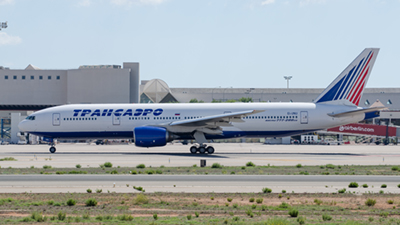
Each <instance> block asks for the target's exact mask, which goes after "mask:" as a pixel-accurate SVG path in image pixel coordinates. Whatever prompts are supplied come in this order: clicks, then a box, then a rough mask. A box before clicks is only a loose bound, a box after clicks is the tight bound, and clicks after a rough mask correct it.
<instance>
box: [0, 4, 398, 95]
mask: <svg viewBox="0 0 400 225" xmlns="http://www.w3.org/2000/svg"><path fill="white" fill-rule="evenodd" d="M4 21H8V28H7V29H3V30H2V31H0V65H2V66H6V67H10V68H11V69H24V68H25V67H26V66H27V65H28V64H33V65H35V66H37V67H40V68H42V69H71V68H78V66H79V65H93V64H118V65H122V62H139V63H140V72H141V74H140V75H141V79H144V80H146V79H153V78H159V79H162V80H164V81H166V82H167V83H168V85H169V86H170V87H210V88H212V87H235V88H284V87H286V81H285V80H284V78H283V76H287V75H291V76H293V79H292V81H291V83H290V86H291V87H294V88H325V87H327V86H328V85H329V83H330V82H331V81H332V80H333V79H334V78H335V77H336V76H337V75H338V74H339V73H340V72H341V71H342V70H343V69H344V68H345V67H346V66H347V65H348V64H349V63H350V62H351V61H352V60H353V59H354V58H355V57H356V56H357V55H358V54H359V53H360V52H361V51H362V50H363V49H364V48H366V47H379V48H381V51H380V53H379V55H378V58H377V61H376V63H375V66H374V69H373V71H372V74H371V76H370V79H369V82H368V85H367V87H399V84H400V75H399V74H398V72H397V65H398V64H399V63H400V44H399V40H400V29H399V24H400V0H213V1H207V0H190V1H189V0H57V1H54V0H35V1H34V0H0V22H4Z"/></svg>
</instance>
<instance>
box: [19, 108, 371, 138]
mask: <svg viewBox="0 0 400 225" xmlns="http://www.w3.org/2000/svg"><path fill="white" fill-rule="evenodd" d="M354 109H357V107H350V106H340V105H330V104H315V103H177V104H173V103H171V104H73V105H63V106H57V107H52V108H48V109H44V110H41V111H38V112H35V113H33V114H31V115H30V119H25V120H24V121H22V122H21V123H20V125H19V127H20V129H21V131H25V132H27V133H31V134H35V135H39V136H43V137H48V138H55V139H57V138H58V139H96V138H99V139H100V138H133V129H134V128H135V127H139V126H158V127H167V129H168V130H169V131H170V132H172V133H174V134H175V135H176V138H175V139H192V138H193V136H192V135H191V134H190V133H191V132H193V131H194V130H195V129H199V127H196V126H175V127H172V126H169V124H170V123H171V122H175V121H185V120H191V119H194V118H202V117H207V116H213V115H220V114H226V113H234V112H240V111H245V110H260V111H261V112H259V113H255V114H252V115H250V116H244V117H242V119H241V121H237V120H233V121H231V122H230V123H229V124H225V125H219V126H220V127H221V129H222V134H207V133H206V134H205V135H206V138H207V139H210V138H212V139H218V138H232V137H243V136H247V137H278V136H290V135H296V134H301V133H307V132H310V131H315V130H321V129H326V128H330V127H335V126H338V125H343V124H348V123H353V122H358V121H361V120H363V119H364V115H363V114H358V115H353V116H346V117H337V118H336V117H331V116H329V115H328V114H330V113H340V112H345V111H349V110H354ZM28 118H29V117H28ZM216 126H218V124H216Z"/></svg>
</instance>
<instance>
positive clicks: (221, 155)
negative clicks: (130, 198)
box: [0, 143, 400, 168]
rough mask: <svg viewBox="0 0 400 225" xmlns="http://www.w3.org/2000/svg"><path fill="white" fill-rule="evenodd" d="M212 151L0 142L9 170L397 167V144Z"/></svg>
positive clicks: (183, 147)
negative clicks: (52, 148)
mask: <svg viewBox="0 0 400 225" xmlns="http://www.w3.org/2000/svg"><path fill="white" fill-rule="evenodd" d="M213 146H214V147H215V149H216V152H215V153H214V154H212V155H201V154H195V155H193V154H190V153H189V147H190V145H181V144H173V145H167V146H165V147H158V148H138V147H135V146H134V145H132V144H131V145H94V144H92V145H88V144H60V145H57V152H56V153H54V154H50V153H49V151H48V149H49V146H47V145H0V158H4V157H14V158H15V159H17V161H1V162H0V166H2V167H3V168H4V167H9V166H11V167H13V168H27V167H31V166H34V167H43V165H51V166H52V167H75V165H76V164H80V165H82V168H85V167H98V166H99V165H100V164H103V163H104V162H112V163H113V165H114V166H121V167H132V166H136V165H137V164H140V163H144V164H145V165H146V166H153V167H158V166H161V165H164V166H192V165H193V164H197V165H199V163H200V159H206V160H207V165H212V164H213V163H220V164H221V165H224V166H243V165H245V164H246V162H249V161H252V162H253V163H255V164H256V165H268V164H270V165H275V166H281V165H296V164H298V163H300V164H302V165H326V164H329V163H331V164H334V165H385V164H387V165H397V164H399V162H400V146H383V145H379V146H377V145H340V146H322V145H263V144H252V143H235V144H233V143H228V144H213Z"/></svg>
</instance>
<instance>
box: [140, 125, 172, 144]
mask: <svg viewBox="0 0 400 225" xmlns="http://www.w3.org/2000/svg"><path fill="white" fill-rule="evenodd" d="M133 138H134V140H135V145H136V146H138V147H156V146H164V145H166V144H167V142H168V141H172V137H171V136H170V134H169V133H168V131H167V130H166V129H165V128H163V127H136V128H135V129H134V130H133Z"/></svg>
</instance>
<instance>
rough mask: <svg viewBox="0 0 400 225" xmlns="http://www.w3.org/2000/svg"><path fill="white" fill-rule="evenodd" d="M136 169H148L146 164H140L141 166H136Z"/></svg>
mask: <svg viewBox="0 0 400 225" xmlns="http://www.w3.org/2000/svg"><path fill="white" fill-rule="evenodd" d="M136 168H138V169H144V168H146V166H145V165H144V164H139V165H137V166H136Z"/></svg>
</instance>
